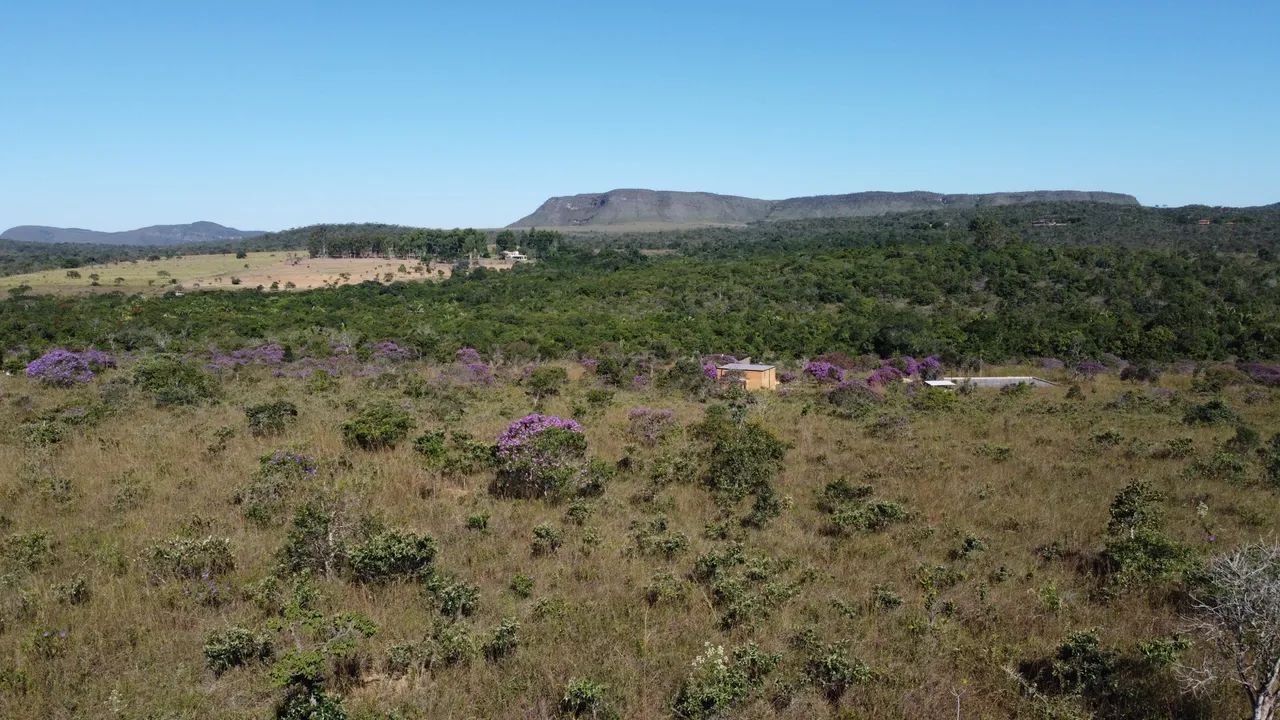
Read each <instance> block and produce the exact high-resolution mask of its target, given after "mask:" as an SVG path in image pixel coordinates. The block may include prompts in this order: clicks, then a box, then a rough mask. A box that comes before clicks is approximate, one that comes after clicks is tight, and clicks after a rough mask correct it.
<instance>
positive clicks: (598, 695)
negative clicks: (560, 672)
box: [560, 678, 618, 720]
mask: <svg viewBox="0 0 1280 720" xmlns="http://www.w3.org/2000/svg"><path fill="white" fill-rule="evenodd" d="M560 714H561V715H563V716H565V717H571V718H586V719H587V720H616V718H618V713H617V711H615V710H614V709H613V706H612V704H611V703H610V702H609V686H608V685H602V684H601V683H598V682H595V681H594V680H590V679H588V678H573V679H572V680H570V681H569V683H568V684H567V685H565V687H564V695H562V696H561V698H560Z"/></svg>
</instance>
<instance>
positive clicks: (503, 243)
mask: <svg viewBox="0 0 1280 720" xmlns="http://www.w3.org/2000/svg"><path fill="white" fill-rule="evenodd" d="M272 235H274V236H275V237H276V239H283V238H286V237H287V238H289V239H290V240H295V239H296V240H305V247H306V249H307V251H308V252H309V253H311V257H370V256H376V257H397V258H419V259H423V260H428V259H437V260H455V259H458V258H461V257H465V256H468V255H472V254H475V255H483V254H485V253H486V252H488V250H489V244H490V242H491V241H492V242H496V244H497V246H498V249H499V250H509V249H515V248H517V247H518V248H521V249H523V250H526V251H528V252H530V253H531V254H533V255H545V254H547V253H548V252H550V251H552V250H553V249H554V248H555V247H556V246H557V245H558V244H559V242H560V239H561V236H560V233H557V232H553V231H548V230H536V229H535V230H529V231H521V232H513V231H511V230H503V231H501V232H498V233H496V234H495V233H486V232H485V231H483V230H474V229H472V228H465V229H457V228H455V229H453V230H439V229H431V228H416V227H405V226H402V225H380V224H376V223H363V224H358V225H357V224H349V225H312V226H309V227H305V228H298V229H296V230H286V231H284V232H281V233H272ZM293 244H297V243H293Z"/></svg>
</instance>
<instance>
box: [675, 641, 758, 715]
mask: <svg viewBox="0 0 1280 720" xmlns="http://www.w3.org/2000/svg"><path fill="white" fill-rule="evenodd" d="M780 660H781V657H780V656H779V655H776V654H771V653H766V652H763V651H761V650H760V648H759V647H757V646H756V645H755V644H754V643H749V644H747V645H743V646H741V647H738V648H735V649H734V651H733V653H732V654H731V655H730V654H728V653H726V652H725V650H724V647H722V646H719V645H712V644H711V643H707V644H706V645H705V646H704V649H703V652H702V654H701V655H699V656H698V657H696V658H694V660H693V668H692V670H691V671H690V673H689V675H688V676H687V677H686V678H685V680H684V682H682V683H681V684H680V689H679V690H678V691H677V693H676V697H675V701H674V703H673V704H672V708H671V711H672V714H673V715H675V716H676V717H677V718H682V719H683V720H712V719H713V718H722V717H725V716H727V715H728V714H729V713H730V712H731V711H733V710H734V709H735V708H737V707H739V706H740V705H742V704H743V703H744V702H745V701H746V700H747V699H748V698H749V697H750V696H751V694H752V693H754V692H755V691H757V690H758V689H759V688H760V687H761V686H762V685H763V684H764V680H765V678H766V677H767V676H768V675H769V673H771V672H773V670H774V668H775V667H777V665H778V662H779V661H780Z"/></svg>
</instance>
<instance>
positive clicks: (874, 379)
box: [867, 365, 907, 387]
mask: <svg viewBox="0 0 1280 720" xmlns="http://www.w3.org/2000/svg"><path fill="white" fill-rule="evenodd" d="M905 377H907V375H906V373H904V372H903V371H902V370H899V369H898V368H896V367H894V366H892V365H881V366H880V367H879V368H876V370H875V371H874V372H872V373H871V374H870V375H868V376H867V385H871V386H875V387H888V386H889V385H891V384H892V383H897V382H901V381H902V379H903V378H905Z"/></svg>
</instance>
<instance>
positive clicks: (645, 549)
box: [631, 515, 689, 560]
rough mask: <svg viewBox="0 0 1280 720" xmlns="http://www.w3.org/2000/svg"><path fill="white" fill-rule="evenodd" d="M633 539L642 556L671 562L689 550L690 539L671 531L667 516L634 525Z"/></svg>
mask: <svg viewBox="0 0 1280 720" xmlns="http://www.w3.org/2000/svg"><path fill="white" fill-rule="evenodd" d="M631 537H632V539H633V540H634V541H635V544H636V549H637V550H638V551H639V552H640V553H641V554H642V555H658V556H661V557H663V558H665V559H667V560H671V559H673V558H675V557H676V556H677V555H679V554H681V553H683V552H685V551H686V550H688V549H689V538H688V537H687V536H686V535H685V534H684V533H681V532H674V531H671V530H669V529H668V527H667V518H666V516H665V515H659V516H658V517H656V518H653V519H652V520H650V521H648V522H638V521H637V522H634V523H632V524H631Z"/></svg>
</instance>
